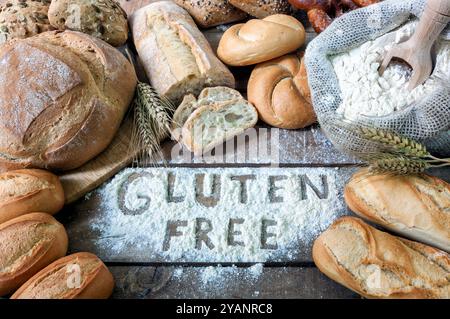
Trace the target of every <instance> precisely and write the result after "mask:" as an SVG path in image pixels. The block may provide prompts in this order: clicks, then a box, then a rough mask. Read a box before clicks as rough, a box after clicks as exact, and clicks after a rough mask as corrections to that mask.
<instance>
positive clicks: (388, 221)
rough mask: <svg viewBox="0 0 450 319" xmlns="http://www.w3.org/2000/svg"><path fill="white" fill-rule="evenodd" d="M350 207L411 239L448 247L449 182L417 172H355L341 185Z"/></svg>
mask: <svg viewBox="0 0 450 319" xmlns="http://www.w3.org/2000/svg"><path fill="white" fill-rule="evenodd" d="M344 193H345V201H346V202H347V205H348V206H349V207H350V209H351V210H352V211H354V212H355V213H356V214H358V215H359V216H361V217H363V218H365V219H368V220H370V221H372V222H374V223H377V224H379V225H382V226H383V227H386V228H388V229H389V230H392V231H394V232H397V233H399V234H401V235H404V236H406V237H409V238H411V239H414V240H418V241H421V242H424V243H426V244H429V245H432V246H435V247H438V248H440V249H443V250H445V251H447V252H449V251H450V185H449V184H448V183H446V182H445V181H443V180H441V179H439V178H436V177H432V176H428V175H425V174H421V175H404V176H403V175H402V176H396V175H391V174H372V173H370V172H369V171H368V170H367V169H362V170H360V171H359V172H357V173H356V174H355V175H354V176H353V177H352V179H351V180H350V181H349V183H348V184H347V186H346V187H345V192H344Z"/></svg>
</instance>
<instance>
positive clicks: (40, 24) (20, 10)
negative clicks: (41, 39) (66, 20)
mask: <svg viewBox="0 0 450 319" xmlns="http://www.w3.org/2000/svg"><path fill="white" fill-rule="evenodd" d="M49 5H50V0H2V1H0V44H1V43H4V42H6V41H7V40H9V39H15V38H17V39H24V38H28V37H31V36H33V35H36V34H38V33H41V32H45V31H49V30H52V29H53V28H52V26H51V25H50V22H49V20H48V8H49Z"/></svg>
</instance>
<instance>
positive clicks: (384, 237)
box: [313, 217, 450, 299]
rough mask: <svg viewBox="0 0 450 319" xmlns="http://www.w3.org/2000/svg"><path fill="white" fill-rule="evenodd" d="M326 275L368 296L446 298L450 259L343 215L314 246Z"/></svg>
mask: <svg viewBox="0 0 450 319" xmlns="http://www.w3.org/2000/svg"><path fill="white" fill-rule="evenodd" d="M313 260H314V262H315V264H316V266H317V267H318V268H319V269H320V271H322V272H323V273H324V274H325V275H327V276H328V277H330V278H331V279H333V280H335V281H337V282H338V283H340V284H342V285H344V286H346V287H347V288H349V289H352V290H353V291H355V292H357V293H358V294H360V295H362V296H364V297H366V298H388V299H396V298H408V299H410V298H449V297H450V283H449V281H448V278H449V276H450V256H449V255H448V254H447V253H445V252H443V251H440V250H437V249H435V248H432V247H428V246H425V245H423V244H419V243H414V242H411V241H408V240H405V239H401V238H398V237H395V236H392V235H389V234H387V233H384V232H381V231H379V230H377V229H375V228H373V227H371V226H369V225H367V224H365V223H364V222H363V221H362V220H360V219H358V218H354V217H343V218H341V219H339V220H337V221H336V222H335V223H334V224H333V225H332V226H330V228H329V229H328V230H326V231H325V232H324V233H323V234H322V235H321V236H320V237H319V238H318V239H317V240H316V241H315V243H314V246H313Z"/></svg>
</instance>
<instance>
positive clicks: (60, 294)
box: [11, 253, 114, 299]
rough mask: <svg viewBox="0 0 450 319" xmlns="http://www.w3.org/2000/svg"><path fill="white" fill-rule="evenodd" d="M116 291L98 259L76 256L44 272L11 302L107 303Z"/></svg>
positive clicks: (15, 294) (79, 254) (27, 283)
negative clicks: (32, 300) (89, 300)
mask: <svg viewBox="0 0 450 319" xmlns="http://www.w3.org/2000/svg"><path fill="white" fill-rule="evenodd" d="M76 276H81V278H79V281H78V280H76ZM77 281H78V282H77ZM113 289H114V278H113V276H112V274H111V272H110V271H109V270H108V268H106V266H105V264H104V263H103V262H102V261H101V260H100V259H99V258H98V257H97V256H95V255H93V254H90V253H76V254H73V255H69V256H66V257H63V258H61V259H58V260H56V261H55V262H53V263H52V264H50V265H48V266H47V267H46V268H44V269H42V270H41V271H40V272H38V273H37V274H36V275H35V276H33V277H32V278H31V279H30V280H28V281H27V282H26V283H25V284H24V285H23V286H22V287H20V288H19V289H18V290H17V291H16V292H15V293H14V294H13V295H12V296H11V299H107V298H109V297H110V296H111V294H112V291H113Z"/></svg>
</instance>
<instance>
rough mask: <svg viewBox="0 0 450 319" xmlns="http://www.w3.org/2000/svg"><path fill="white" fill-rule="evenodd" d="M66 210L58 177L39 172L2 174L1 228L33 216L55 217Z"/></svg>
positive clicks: (27, 171)
mask: <svg viewBox="0 0 450 319" xmlns="http://www.w3.org/2000/svg"><path fill="white" fill-rule="evenodd" d="M63 206H64V190H63V188H62V185H61V183H60V181H59V178H58V176H56V175H54V174H52V173H50V172H46V171H43V170H40V169H21V170H16V171H9V172H5V173H1V174H0V224H1V223H4V222H6V221H8V220H10V219H13V218H16V217H19V216H21V215H25V214H28V213H32V212H42V213H48V214H51V215H53V214H56V213H57V212H58V211H60V210H61V209H62V208H63Z"/></svg>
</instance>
